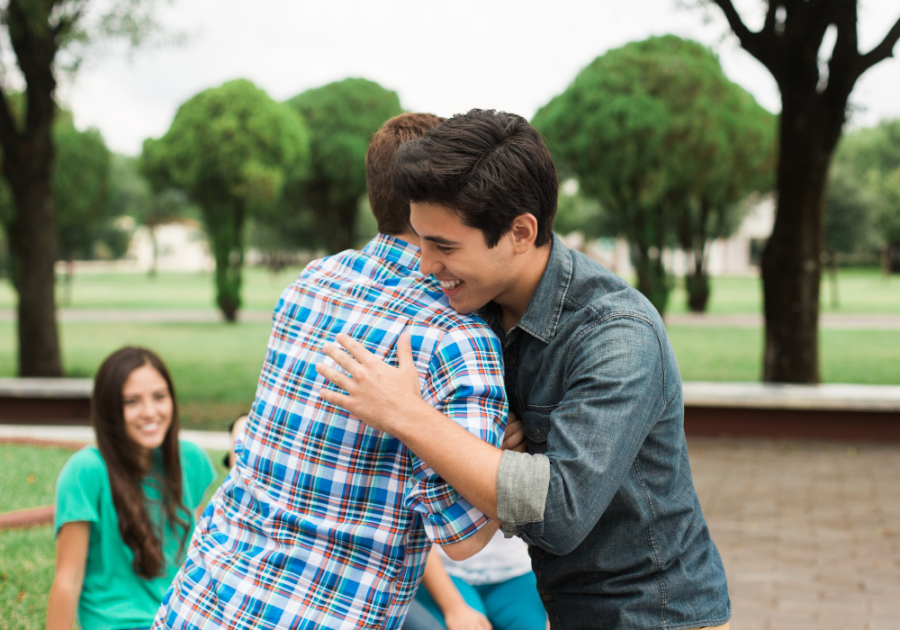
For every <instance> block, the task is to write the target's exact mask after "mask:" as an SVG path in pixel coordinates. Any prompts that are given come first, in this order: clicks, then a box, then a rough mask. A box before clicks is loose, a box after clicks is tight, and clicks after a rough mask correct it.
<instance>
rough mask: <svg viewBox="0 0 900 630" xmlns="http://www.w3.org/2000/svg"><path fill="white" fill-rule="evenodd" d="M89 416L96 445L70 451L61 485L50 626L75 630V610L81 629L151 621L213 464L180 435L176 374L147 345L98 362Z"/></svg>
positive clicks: (141, 625) (56, 629)
mask: <svg viewBox="0 0 900 630" xmlns="http://www.w3.org/2000/svg"><path fill="white" fill-rule="evenodd" d="M91 423H92V424H93V425H94V432H95V434H96V438H97V446H88V447H85V448H83V449H81V450H80V451H78V452H77V453H75V454H74V455H72V457H71V458H70V459H69V461H68V462H66V465H65V467H64V468H63V469H62V472H60V474H59V480H58V481H57V484H56V517H55V518H56V574H55V575H54V577H53V585H52V586H51V587H50V597H49V601H48V603H47V630H72V625H73V624H74V622H75V616H76V610H77V614H78V622H79V623H80V624H81V628H82V629H83V630H108V629H110V628H146V627H149V626H150V624H151V623H152V622H153V616H154V615H155V614H156V609H157V608H159V604H160V602H161V601H162V598H163V595H164V594H165V592H166V589H168V588H169V584H170V583H171V582H172V579H173V578H174V577H175V574H176V572H177V571H178V569H179V567H181V563H182V562H184V551H185V549H186V548H187V543H188V540H189V539H190V535H191V531H192V530H193V529H194V524H195V523H196V515H195V510H197V509H198V508H199V507H200V502H201V501H202V500H203V494H204V492H205V491H206V488H207V487H208V486H209V484H210V483H212V481H213V479H215V476H216V475H215V471H214V470H213V467H212V463H211V462H210V461H209V458H208V457H207V456H206V453H205V452H203V450H202V449H201V448H200V447H199V446H196V445H195V444H192V443H191V442H180V441H179V439H178V427H179V423H178V405H177V403H176V402H175V392H174V389H173V387H172V379H171V377H170V376H169V371H168V370H167V369H166V366H165V364H164V363H163V362H162V360H161V359H160V358H159V357H158V356H156V354H154V353H153V352H151V351H150V350H147V349H145V348H122V349H121V350H118V351H117V352H114V353H113V354H111V355H110V356H109V357H107V358H106V360H105V361H104V362H103V364H102V365H101V366H100V369H99V370H98V371H97V376H96V377H95V379H94V392H93V394H92V396H91ZM160 533H162V536H160Z"/></svg>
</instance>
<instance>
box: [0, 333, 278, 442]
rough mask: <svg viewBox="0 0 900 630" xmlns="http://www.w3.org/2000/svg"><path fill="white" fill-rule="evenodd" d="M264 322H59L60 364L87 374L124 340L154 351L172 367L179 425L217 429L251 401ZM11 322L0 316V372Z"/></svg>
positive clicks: (9, 372) (12, 355)
mask: <svg viewBox="0 0 900 630" xmlns="http://www.w3.org/2000/svg"><path fill="white" fill-rule="evenodd" d="M269 329H270V325H269V324H268V323H238V324H225V323H214V324H213V323H210V324H115V323H102V324H101V323H96V324H94V323H67V324H61V325H60V331H61V332H60V335H61V339H62V355H63V365H64V370H65V372H66V374H67V375H69V376H93V374H94V373H95V372H96V370H97V368H98V367H99V366H100V363H101V362H102V361H103V359H104V358H105V357H106V356H107V355H109V354H110V353H111V352H113V351H114V350H116V349H117V348H120V347H122V346H124V345H140V346H146V347H148V348H151V349H152V350H154V351H155V352H157V353H158V354H159V355H160V356H161V357H162V358H163V360H164V361H165V362H166V364H167V365H168V366H169V369H170V370H171V372H172V378H173V380H174V382H175V389H176V392H177V394H178V400H179V403H180V405H181V415H182V418H183V421H184V426H186V427H190V428H199V429H222V428H225V427H227V426H228V424H229V423H230V422H231V421H232V420H234V418H236V417H237V416H238V415H240V414H241V413H245V412H246V410H247V409H248V408H249V407H250V404H251V403H252V402H253V397H254V394H255V392H256V383H257V380H258V379H259V372H260V370H261V369H262V364H263V359H264V358H265V353H266V340H267V339H268V336H269ZM15 365H16V339H15V326H14V324H12V323H11V322H0V376H14V375H15Z"/></svg>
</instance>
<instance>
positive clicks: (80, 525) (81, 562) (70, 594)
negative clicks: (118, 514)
mask: <svg viewBox="0 0 900 630" xmlns="http://www.w3.org/2000/svg"><path fill="white" fill-rule="evenodd" d="M90 536H91V524H90V523H89V522H87V521H74V522H70V523H66V524H65V525H63V526H62V527H60V529H59V534H57V536H56V574H55V575H54V576H53V585H52V586H51V587H50V597H49V598H48V601H47V630H72V626H73V625H74V624H75V612H76V611H77V610H78V598H79V597H80V596H81V587H82V585H83V584H84V567H85V564H86V563H87V553H88V542H89V540H90Z"/></svg>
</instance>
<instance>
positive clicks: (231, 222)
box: [206, 207, 244, 323]
mask: <svg viewBox="0 0 900 630" xmlns="http://www.w3.org/2000/svg"><path fill="white" fill-rule="evenodd" d="M206 225H207V230H208V231H209V235H210V238H211V239H212V242H213V253H214V257H215V260H216V275H215V277H216V304H217V305H218V306H219V309H220V310H221V311H222V314H223V315H224V316H225V321H227V322H230V323H234V322H236V321H237V313H238V309H240V307H241V270H242V268H243V265H244V235H243V232H244V210H243V208H242V207H233V208H224V207H220V208H216V209H215V210H214V214H213V213H209V212H208V213H207V220H206Z"/></svg>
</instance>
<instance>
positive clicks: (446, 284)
mask: <svg viewBox="0 0 900 630" xmlns="http://www.w3.org/2000/svg"><path fill="white" fill-rule="evenodd" d="M460 284H462V280H441V287H442V288H444V289H447V290H448V291H450V290H451V289H455V288H456V287H458V286H459V285H460Z"/></svg>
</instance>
